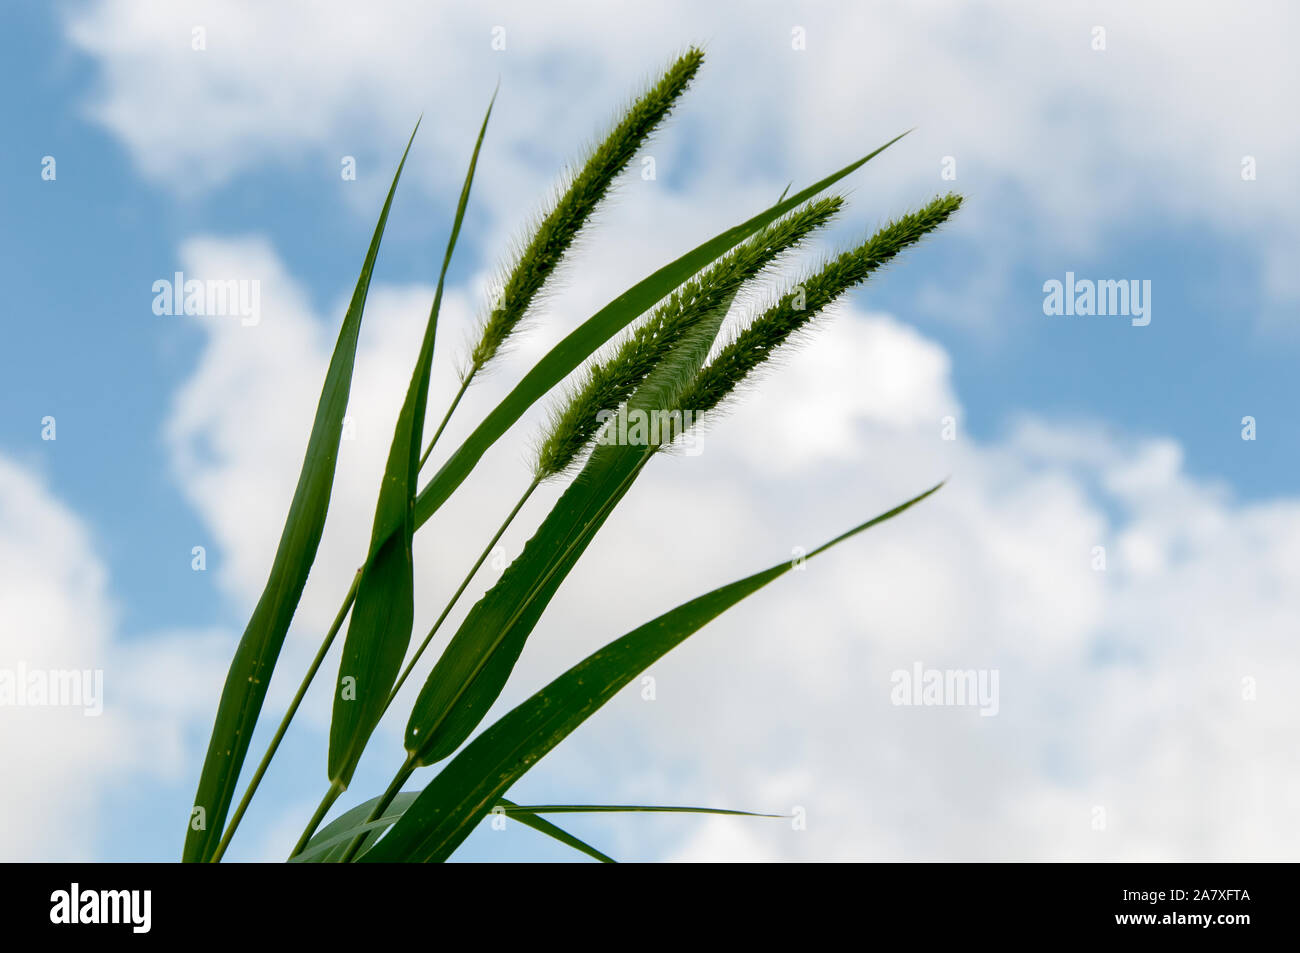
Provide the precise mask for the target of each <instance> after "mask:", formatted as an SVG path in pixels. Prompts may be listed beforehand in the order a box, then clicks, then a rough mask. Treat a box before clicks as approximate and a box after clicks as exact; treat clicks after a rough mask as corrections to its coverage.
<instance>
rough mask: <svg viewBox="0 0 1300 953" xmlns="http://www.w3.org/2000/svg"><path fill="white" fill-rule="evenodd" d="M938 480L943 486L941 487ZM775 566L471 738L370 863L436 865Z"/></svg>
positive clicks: (587, 665)
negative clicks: (556, 752)
mask: <svg viewBox="0 0 1300 953" xmlns="http://www.w3.org/2000/svg"><path fill="white" fill-rule="evenodd" d="M939 486H942V484H940V485H939ZM939 486H935V487H933V488H931V489H929V490H927V491H926V492H925V493H922V494H920V495H918V496H916V497H914V498H913V499H911V500H908V501H907V502H906V503H903V504H901V505H900V506H897V507H894V508H893V509H892V510H889V511H887V512H885V513H882V514H881V515H879V516H877V517H875V518H873V519H870V520H868V521H866V522H865V523H862V524H860V525H858V526H855V527H853V528H852V529H851V530H849V531H847V532H845V533H843V534H841V535H840V536H837V537H836V538H835V539H833V540H831V541H829V542H827V543H825V544H823V545H822V546H819V547H818V548H817V549H815V550H813V551H812V552H811V553H809V555H808V558H812V557H814V556H817V555H819V554H820V553H822V552H825V551H826V550H827V549H829V548H831V547H832V546H835V545H837V544H838V543H840V542H843V541H844V540H847V539H849V538H851V537H853V536H856V535H857V534H859V533H861V532H863V531H865V530H867V529H870V528H871V527H873V526H876V525H879V524H880V523H883V522H885V521H886V520H889V519H892V518H893V517H895V516H897V515H898V514H900V513H902V512H904V511H905V510H907V509H909V508H910V507H912V506H914V505H916V504H917V503H919V502H921V501H922V500H924V499H925V498H926V497H928V496H930V495H931V494H932V493H934V492H936V491H937V490H938V489H939ZM790 568H791V564H790V563H788V562H783V563H779V564H777V565H775V566H772V567H770V568H768V569H765V570H763V571H762V572H758V573H754V574H753V575H751V576H747V577H745V578H744V579H740V580H738V581H736V582H733V583H730V584H728V585H726V586H722V587H720V588H718V589H715V590H713V591H712V592H709V593H706V594H705V595H703V596H700V597H698V598H696V599H692V600H691V601H690V602H686V603H683V604H682V605H680V606H678V607H677V608H675V609H673V610H671V611H669V612H667V613H664V614H663V615H661V616H659V617H658V618H656V619H653V620H652V621H650V622H648V623H646V624H645V625H643V626H641V627H639V628H637V629H634V630H633V631H632V632H630V633H628V634H627V635H625V636H623V637H622V638H620V639H617V640H615V641H614V642H611V643H610V644H609V645H607V646H605V647H604V648H602V649H600V650H598V651H597V652H595V653H593V654H592V655H589V656H588V657H587V658H586V659H584V660H583V661H582V662H580V663H578V664H577V665H576V666H574V667H573V668H571V669H569V670H568V671H567V672H565V673H564V674H563V675H561V676H560V677H559V678H557V679H555V680H554V681H552V682H551V683H550V684H549V685H547V686H546V687H545V688H543V689H542V690H541V691H539V692H537V693H536V694H535V695H533V696H532V697H531V698H529V699H527V700H526V701H525V702H523V703H522V704H521V705H519V706H518V707H516V708H515V709H513V710H512V711H510V712H509V713H508V714H506V715H505V716H503V717H502V718H501V719H499V720H498V721H497V722H495V723H494V724H493V725H492V726H491V727H489V728H488V729H487V730H486V731H484V732H483V733H482V734H480V735H479V736H478V737H476V738H475V739H474V740H473V741H471V742H470V743H469V744H468V745H467V746H466V747H465V749H464V750H463V751H461V752H460V753H459V754H457V755H456V757H454V758H453V759H452V760H451V761H450V762H448V764H447V766H446V767H444V768H443V770H442V771H441V772H439V773H438V775H437V776H436V777H434V779H433V780H432V781H431V782H430V783H429V784H428V786H426V787H425V789H424V790H423V791H422V792H421V793H420V795H419V797H417V798H416V800H415V802H414V803H413V804H412V805H411V806H410V807H409V808H408V809H407V810H406V813H405V814H404V815H403V816H402V819H401V820H400V821H399V822H398V823H397V824H396V825H394V827H393V829H392V830H391V831H389V833H388V836H387V837H385V838H384V839H383V840H381V841H379V843H378V844H376V845H375V847H374V848H373V849H372V850H371V851H370V852H369V853H368V854H367V855H366V857H365V858H364V859H365V860H366V861H371V862H379V861H426V862H427V861H441V860H446V859H447V858H448V857H450V856H451V854H452V852H453V851H455V850H456V848H457V847H459V846H460V844H461V843H462V842H463V841H464V839H465V838H466V837H467V836H469V833H470V832H471V831H472V830H473V828H474V825H476V824H477V823H478V822H479V820H481V819H482V817H483V816H484V815H485V814H486V813H487V812H488V811H490V810H491V809H492V806H493V805H494V804H496V803H497V802H498V800H499V799H500V797H501V796H502V795H503V794H504V793H505V792H506V791H507V790H509V788H510V786H511V785H513V784H514V783H515V782H516V781H518V780H519V778H520V777H522V776H523V775H524V774H525V773H526V772H527V771H528V770H529V769H530V768H531V767H532V766H533V765H534V764H536V763H537V762H538V761H539V760H540V759H541V758H542V757H543V756H545V755H546V754H547V752H549V751H551V750H552V749H553V748H554V747H555V746H556V745H558V744H559V743H560V742H561V741H563V740H564V739H565V738H566V737H568V735H569V734H570V733H571V732H572V731H573V730H574V729H575V728H577V727H578V726H579V725H580V724H582V723H583V722H584V721H585V720H586V719H587V718H588V717H590V716H591V714H592V713H594V712H595V711H596V710H598V709H599V708H600V707H601V706H602V705H604V704H605V703H606V702H607V701H609V699H610V698H612V697H613V696H614V695H615V694H616V693H617V692H618V691H619V690H620V689H621V688H623V687H624V686H625V685H627V684H628V683H629V682H630V681H631V680H632V679H633V678H635V677H636V676H637V675H638V674H639V673H640V672H642V671H644V670H645V668H646V667H647V666H649V665H650V664H652V663H653V662H655V661H656V660H657V659H659V658H661V657H662V656H663V655H664V654H666V653H667V652H669V651H670V650H671V649H673V648H674V647H676V646H677V645H679V644H680V643H681V642H683V641H685V640H686V639H687V638H688V637H690V636H691V635H692V634H693V633H695V632H696V631H698V630H699V629H700V628H702V627H703V626H704V625H706V624H707V623H708V622H710V621H712V620H713V619H715V618H717V617H718V616H719V615H721V614H722V613H723V612H725V611H726V610H727V609H729V608H731V607H732V606H734V605H736V604H737V603H738V602H740V601H741V600H743V599H745V598H746V597H748V596H750V595H752V594H753V593H755V592H757V591H758V590H760V589H762V588H763V587H764V586H766V585H767V584H768V583H770V582H772V581H773V580H775V579H777V578H779V577H781V576H782V575H784V574H785V573H786V572H788V571H789V570H790Z"/></svg>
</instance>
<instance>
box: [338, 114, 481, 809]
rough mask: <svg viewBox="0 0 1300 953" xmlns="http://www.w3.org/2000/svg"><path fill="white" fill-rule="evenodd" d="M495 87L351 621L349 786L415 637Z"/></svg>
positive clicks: (342, 725) (345, 747)
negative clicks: (469, 235) (433, 385)
mask: <svg viewBox="0 0 1300 953" xmlns="http://www.w3.org/2000/svg"><path fill="white" fill-rule="evenodd" d="M495 101H496V96H495V94H494V95H493V98H492V102H490V103H489V104H488V108H487V113H486V114H485V115H484V117H483V124H482V126H481V127H480V129H479V134H478V140H477V141H476V142H475V144H474V152H473V155H472V156H471V158H470V163H469V169H468V171H467V172H466V174H465V182H464V185H463V186H462V188H461V193H460V201H459V203H458V204H457V207H456V215H455V219H454V220H453V223H452V229H451V234H450V237H449V238H448V240H447V250H446V253H445V254H444V256H443V260H442V269H441V271H440V272H439V275H438V286H437V290H436V291H435V292H434V298H433V305H432V307H431V308H430V310H429V319H428V322H427V324H426V326H425V333H424V339H423V341H422V342H421V345H420V353H419V356H418V358H417V359H416V363H415V370H414V371H413V372H412V375H411V383H410V385H409V386H408V388H407V392H406V399H405V401H404V402H403V404H402V410H401V412H400V414H399V415H398V418H397V424H396V426H395V428H394V432H393V442H392V446H391V448H390V449H389V455H388V463H387V466H386V468H385V470H384V479H383V483H382V484H381V486H380V490H379V500H378V502H377V503H376V506H375V521H374V528H373V532H372V536H371V550H370V555H369V557H368V558H367V560H366V564H365V567H364V568H363V570H362V575H361V582H360V584H359V586H358V587H357V597H356V603H355V605H354V606H353V609H352V619H351V621H350V623H349V625H348V634H347V638H346V640H345V642H344V645H343V656H342V660H341V661H340V664H339V675H338V682H337V684H336V685H335V693H334V713H333V717H332V718H331V720H330V746H329V761H328V774H329V779H330V783H331V784H332V785H335V786H340V787H344V788H346V786H347V785H348V784H349V783H350V782H351V780H352V774H353V772H354V771H355V770H356V767H357V764H358V763H359V762H360V760H361V755H362V754H363V753H364V751H365V747H366V743H367V742H368V741H369V740H370V736H371V734H372V733H373V732H374V729H375V726H376V725H378V724H379V719H380V718H381V717H383V714H384V712H385V710H386V709H387V707H388V697H389V692H390V691H391V690H392V688H393V685H394V683H395V682H396V681H397V675H398V672H399V671H400V670H401V667H402V660H403V659H404V658H405V656H406V650H407V648H408V646H409V645H410V641H411V628H412V625H413V624H414V620H415V575H414V572H415V568H414V561H413V557H412V543H413V537H414V535H415V491H416V481H417V478H418V474H419V470H420V441H421V439H422V437H423V434H424V416H425V407H426V404H427V401H428V394H429V378H430V375H431V372H432V366H433V351H434V343H435V341H436V338H437V328H438V314H439V311H440V309H441V305H442V293H443V287H444V285H445V284H446V280H447V269H448V267H449V266H450V264H451V258H452V254H453V252H454V251H455V248H456V240H457V238H458V237H459V235H460V229H461V224H462V223H463V222H464V219H465V210H466V208H467V207H468V204H469V195H470V189H471V187H472V185H473V182H474V172H475V169H476V168H477V167H478V157H479V152H480V150H481V149H482V147H483V137H484V135H485V134H486V132H487V124H488V120H489V119H490V118H491V116H492V106H493V104H494V103H495Z"/></svg>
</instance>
